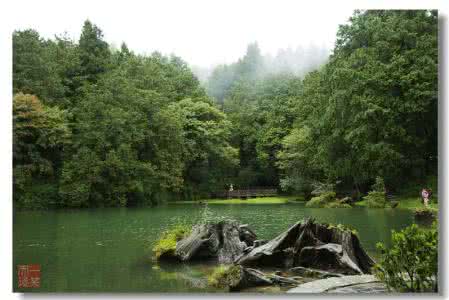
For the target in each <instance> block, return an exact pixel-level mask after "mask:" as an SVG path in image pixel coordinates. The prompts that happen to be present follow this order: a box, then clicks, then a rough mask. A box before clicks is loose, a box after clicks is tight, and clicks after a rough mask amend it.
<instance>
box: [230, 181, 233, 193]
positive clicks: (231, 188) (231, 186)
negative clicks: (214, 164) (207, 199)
mask: <svg viewBox="0 0 449 300" xmlns="http://www.w3.org/2000/svg"><path fill="white" fill-rule="evenodd" d="M233 190H234V186H233V185H232V183H231V185H230V187H229V191H230V192H232V191H233Z"/></svg>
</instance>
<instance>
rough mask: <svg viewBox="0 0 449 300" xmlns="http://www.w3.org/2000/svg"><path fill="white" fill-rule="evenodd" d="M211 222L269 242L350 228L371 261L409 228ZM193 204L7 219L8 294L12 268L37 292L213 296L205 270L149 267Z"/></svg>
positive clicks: (295, 210)
mask: <svg viewBox="0 0 449 300" xmlns="http://www.w3.org/2000/svg"><path fill="white" fill-rule="evenodd" d="M208 208H209V211H210V212H211V213H212V214H214V215H221V216H229V217H232V218H234V219H237V220H240V221H241V222H242V223H247V224H249V225H250V227H251V228H252V229H253V230H254V231H255V232H256V233H257V235H258V238H263V239H270V238H273V237H275V236H276V235H277V234H278V233H280V232H282V231H283V230H285V229H287V228H288V227H289V226H290V225H292V224H294V223H295V222H296V221H298V220H301V219H302V218H304V217H309V216H310V217H314V218H316V219H317V221H320V222H328V223H342V224H345V225H350V226H352V227H354V228H355V229H357V231H358V232H359V236H360V239H361V241H362V245H363V246H364V248H365V249H366V250H367V251H368V253H369V254H371V255H372V256H373V257H376V249H375V245H376V243H377V242H379V241H382V242H384V243H387V245H388V244H389V243H390V235H391V230H392V229H395V230H400V229H402V228H404V227H406V226H408V225H410V224H411V223H413V212H412V211H411V210H405V209H399V208H397V209H366V208H350V209H326V208H306V207H304V205H303V204H300V203H298V204H295V203H288V204H236V205H230V204H229V205H228V204H216V205H212V204H210V205H209V206H208ZM202 214H203V207H202V206H201V205H196V204H168V205H164V206H159V207H153V208H107V209H85V210H58V211H22V212H15V213H14V220H13V222H14V227H13V234H14V236H13V246H14V249H13V253H14V259H13V260H14V265H13V266H12V267H13V270H14V287H17V271H16V265H18V264H40V265H41V288H39V289H36V290H30V289H25V290H22V289H15V290H16V291H40V292H188V291H190V292H206V291H209V292H214V291H215V290H213V289H210V288H207V287H204V282H205V281H204V278H205V275H204V274H206V273H207V272H210V266H208V265H207V264H203V265H201V264H197V265H188V264H176V265H173V264H158V263H157V262H154V261H152V259H151V249H152V247H153V243H154V241H155V240H157V239H158V237H159V236H160V234H161V232H162V231H163V230H164V229H166V228H168V227H169V226H170V225H171V224H174V223H176V222H179V221H183V222H188V223H194V222H196V221H197V220H199V218H200V217H201V215H202Z"/></svg>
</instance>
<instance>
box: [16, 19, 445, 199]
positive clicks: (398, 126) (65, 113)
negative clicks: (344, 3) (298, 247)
mask: <svg viewBox="0 0 449 300" xmlns="http://www.w3.org/2000/svg"><path fill="white" fill-rule="evenodd" d="M317 55H319V54H318V53H317ZM13 91H14V99H13V126H14V128H13V167H14V180H13V182H14V203H15V205H16V207H18V208H47V207H106V206H135V205H153V204H157V203H160V202H164V201H170V200H183V199H199V198H205V197H211V196H214V194H215V193H217V192H219V191H222V190H224V189H226V188H228V186H229V185H230V184H233V185H234V186H235V187H253V186H266V187H277V188H278V189H279V190H280V191H283V192H285V193H291V194H303V193H304V194H305V195H306V196H308V195H309V193H310V191H311V190H312V189H313V186H314V185H316V184H317V183H331V184H336V185H337V190H338V191H339V192H340V193H348V194H349V193H353V192H354V191H357V193H366V192H367V191H368V190H369V188H370V186H371V185H372V184H373V183H374V181H375V179H376V177H381V178H383V180H384V181H385V185H386V187H387V189H388V190H391V191H395V190H397V189H400V188H401V187H402V186H404V185H406V184H407V183H409V182H413V181H417V180H418V181H419V180H422V179H423V178H426V177H427V176H429V175H436V174H437V163H438V162H437V154H438V140H437V135H438V134H437V125H438V118H437V116H438V16H437V13H436V11H412V10H410V11H356V12H354V14H353V16H352V17H351V18H350V20H349V22H348V23H347V24H345V25H341V26H340V28H339V30H338V33H337V39H336V43H335V47H334V49H333V52H332V54H331V55H330V56H329V58H328V60H327V63H325V64H323V65H321V66H319V67H317V68H316V69H315V70H311V71H310V72H309V73H308V74H307V75H305V76H303V75H302V74H298V73H295V72H290V71H288V70H287V71H282V72H270V70H269V68H268V69H267V65H266V60H264V59H263V56H262V55H261V53H260V49H259V48H258V46H257V44H255V43H253V44H250V45H249V46H248V50H247V53H246V54H245V56H243V57H242V58H241V59H240V60H238V61H237V62H236V63H234V64H231V65H222V66H219V67H217V68H216V69H215V70H214V71H213V72H212V75H211V76H210V77H209V80H208V81H207V82H205V83H204V84H201V83H200V82H199V80H198V79H197V77H196V76H195V75H194V74H193V72H192V71H191V69H190V67H189V66H188V64H187V63H186V62H184V61H183V60H182V59H180V58H179V57H176V56H170V57H167V56H163V55H161V54H160V53H157V52H156V53H153V54H151V55H149V56H148V55H139V54H135V53H134V52H132V51H131V50H129V49H128V47H127V46H126V44H122V45H121V47H120V49H114V48H113V47H111V46H110V45H108V43H107V42H106V41H105V40H104V38H103V35H102V32H101V30H100V29H99V28H98V27H96V26H95V25H94V24H92V23H91V22H89V21H86V22H85V23H84V26H83V28H82V33H81V36H80V38H79V40H78V41H77V42H75V41H72V40H71V39H69V38H67V37H65V36H56V37H55V38H54V39H44V38H42V37H40V36H39V34H38V33H37V32H36V31H34V30H23V31H15V32H14V33H13Z"/></svg>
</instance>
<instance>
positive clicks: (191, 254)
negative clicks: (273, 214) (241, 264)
mask: <svg viewBox="0 0 449 300" xmlns="http://www.w3.org/2000/svg"><path fill="white" fill-rule="evenodd" d="M255 240H256V235H255V234H254V232H253V231H252V230H251V229H249V228H248V226H241V225H240V224H239V223H238V222H236V221H221V222H218V223H216V224H198V225H195V226H194V227H193V228H192V232H191V234H190V235H189V236H188V237H186V238H184V239H182V240H180V241H179V242H178V243H177V244H176V250H175V253H174V255H175V256H176V257H177V258H178V259H180V260H181V261H189V260H197V259H217V260H218V262H219V263H228V264H229V263H232V262H233V261H234V260H235V259H236V258H237V257H238V256H240V255H241V254H242V253H243V251H244V250H245V249H246V248H248V247H249V246H252V245H253V243H254V241H255Z"/></svg>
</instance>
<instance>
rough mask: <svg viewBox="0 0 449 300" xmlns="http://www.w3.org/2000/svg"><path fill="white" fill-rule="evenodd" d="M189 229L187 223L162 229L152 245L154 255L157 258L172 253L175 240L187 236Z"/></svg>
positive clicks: (174, 247)
mask: <svg viewBox="0 0 449 300" xmlns="http://www.w3.org/2000/svg"><path fill="white" fill-rule="evenodd" d="M191 230H192V229H191V227H190V226H188V225H184V224H177V225H175V226H174V227H173V228H171V229H169V230H167V231H164V232H163V233H162V236H161V238H160V239H159V240H158V241H157V242H156V244H155V246H154V247H153V254H154V257H155V258H156V259H159V258H160V257H161V256H170V255H173V254H174V253H175V250H176V242H177V241H179V240H181V239H183V238H185V237H186V236H188V235H189V234H190V232H191Z"/></svg>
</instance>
